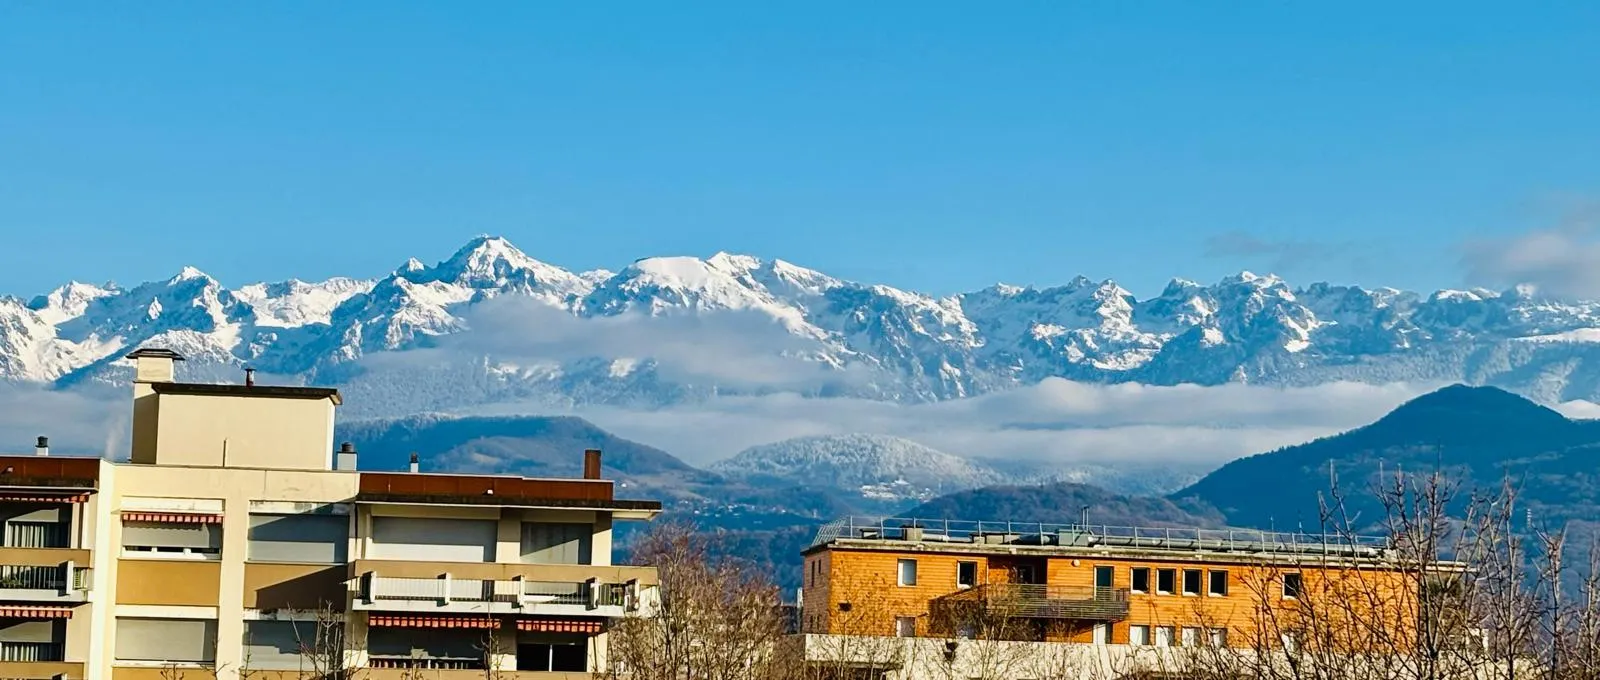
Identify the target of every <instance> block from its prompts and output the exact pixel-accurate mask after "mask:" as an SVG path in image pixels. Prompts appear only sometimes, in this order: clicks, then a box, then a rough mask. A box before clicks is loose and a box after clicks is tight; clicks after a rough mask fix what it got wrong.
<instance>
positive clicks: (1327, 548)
mask: <svg viewBox="0 0 1600 680" xmlns="http://www.w3.org/2000/svg"><path fill="white" fill-rule="evenodd" d="M804 569H805V573H804V579H803V588H802V596H801V629H802V632H805V633H813V634H830V635H871V636H899V637H952V638H954V637H977V638H992V639H1008V640H1025V641H1041V642H1078V643H1087V644H1113V645H1132V646H1144V645H1149V646H1156V647H1181V646H1197V645H1217V646H1227V647H1254V648H1270V647H1274V646H1291V645H1300V644H1308V643H1309V644H1321V645H1338V646H1349V647H1351V648H1354V649H1371V648H1373V647H1391V648H1396V649H1398V648H1404V647H1406V646H1408V645H1411V644H1413V642H1412V641H1414V639H1415V634H1416V631H1417V626H1418V625H1419V623H1420V622H1419V611H1421V610H1422V608H1421V607H1420V606H1419V597H1421V596H1422V593H1421V590H1422V589H1421V588H1419V584H1420V583H1423V582H1425V581H1426V580H1427V579H1430V578H1439V577H1440V576H1441V575H1444V576H1449V575H1451V574H1455V573H1459V571H1460V570H1459V569H1458V568H1457V567H1456V566H1455V565H1452V564H1448V563H1444V562H1438V561H1433V560H1411V561H1409V562H1408V561H1407V560H1405V559H1400V558H1399V557H1398V553H1397V552H1396V551H1394V550H1393V549H1392V548H1391V547H1390V546H1389V545H1388V543H1387V541H1385V540H1382V539H1377V538H1368V537H1350V536H1344V537H1331V536H1320V535H1306V534H1286V533H1271V532H1258V531H1238V530H1233V531H1229V530H1194V529H1168V528H1157V529H1145V528H1123V527H1098V526H1083V525H1049V524H1034V523H1028V524H1021V523H1008V522H958V521H946V520H932V521H919V520H881V519H873V520H866V521H862V520H860V519H855V518H846V519H843V520H839V521H837V522H834V523H831V524H829V525H826V526H825V527H824V528H823V529H822V530H821V531H820V532H819V534H818V537H817V539H816V541H815V542H814V543H813V544H812V545H811V546H810V547H809V548H808V549H807V550H806V551H805V561H804Z"/></svg>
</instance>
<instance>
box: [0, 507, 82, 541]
mask: <svg viewBox="0 0 1600 680" xmlns="http://www.w3.org/2000/svg"><path fill="white" fill-rule="evenodd" d="M0 517H3V518H4V522H5V547H7V548H70V547H72V536H71V533H72V508H70V507H68V506H66V505H65V504H61V503H50V504H36V503H22V502H11V503H6V504H5V507H0Z"/></svg>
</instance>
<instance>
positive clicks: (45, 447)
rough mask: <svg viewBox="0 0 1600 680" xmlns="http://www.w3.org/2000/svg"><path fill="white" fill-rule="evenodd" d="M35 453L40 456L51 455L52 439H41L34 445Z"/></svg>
mask: <svg viewBox="0 0 1600 680" xmlns="http://www.w3.org/2000/svg"><path fill="white" fill-rule="evenodd" d="M33 453H34V454H35V455H39V456H48V455H50V438H49V437H40V438H39V441H38V442H37V443H35V444H34V445H33Z"/></svg>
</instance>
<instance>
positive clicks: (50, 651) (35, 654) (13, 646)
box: [0, 642, 62, 661]
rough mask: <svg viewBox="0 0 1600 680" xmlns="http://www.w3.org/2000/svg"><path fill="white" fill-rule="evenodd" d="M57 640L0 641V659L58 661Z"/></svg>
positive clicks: (59, 655) (60, 647)
mask: <svg viewBox="0 0 1600 680" xmlns="http://www.w3.org/2000/svg"><path fill="white" fill-rule="evenodd" d="M61 653H62V645H61V643H59V642H0V661H60V660H61V658H62V656H61Z"/></svg>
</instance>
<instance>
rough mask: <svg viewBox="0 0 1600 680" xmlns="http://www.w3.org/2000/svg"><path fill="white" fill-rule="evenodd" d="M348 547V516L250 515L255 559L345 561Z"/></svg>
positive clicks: (253, 559) (338, 562)
mask: <svg viewBox="0 0 1600 680" xmlns="http://www.w3.org/2000/svg"><path fill="white" fill-rule="evenodd" d="M349 548H350V517H349V516H348V515H250V546H249V553H248V555H249V557H248V558H247V559H249V560H250V561H252V562H296V563H307V564H342V563H344V562H346V561H348V560H347V559H346V557H345V556H346V554H348V552H349Z"/></svg>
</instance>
